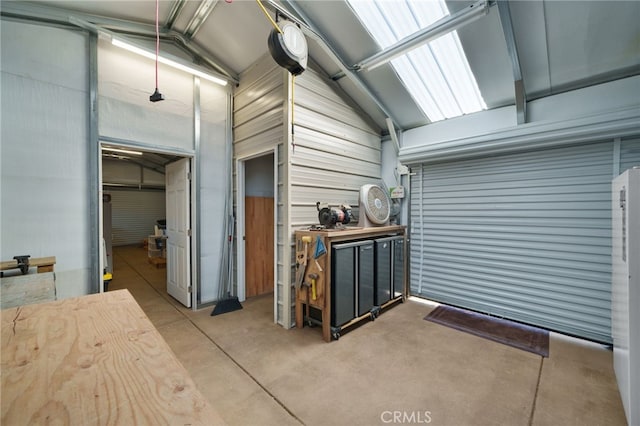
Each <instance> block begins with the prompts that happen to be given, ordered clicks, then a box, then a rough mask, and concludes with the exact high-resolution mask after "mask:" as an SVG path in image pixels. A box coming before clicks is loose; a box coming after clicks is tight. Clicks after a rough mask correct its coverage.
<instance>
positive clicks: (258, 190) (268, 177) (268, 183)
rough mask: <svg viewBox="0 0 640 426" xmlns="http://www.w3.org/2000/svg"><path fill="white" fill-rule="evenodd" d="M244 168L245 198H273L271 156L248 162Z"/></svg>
mask: <svg viewBox="0 0 640 426" xmlns="http://www.w3.org/2000/svg"><path fill="white" fill-rule="evenodd" d="M245 168H246V169H245V175H244V176H245V182H244V184H245V196H246V197H273V154H269V155H263V156H261V157H257V158H254V159H251V160H248V161H247V162H246V164H245Z"/></svg>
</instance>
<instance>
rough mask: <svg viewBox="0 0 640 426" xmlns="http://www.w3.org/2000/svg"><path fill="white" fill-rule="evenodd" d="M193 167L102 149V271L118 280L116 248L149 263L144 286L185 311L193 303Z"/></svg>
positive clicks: (170, 157) (159, 156) (126, 149)
mask: <svg viewBox="0 0 640 426" xmlns="http://www.w3.org/2000/svg"><path fill="white" fill-rule="evenodd" d="M191 163H192V159H191V157H189V156H182V155H178V154H174V153H169V152H157V151H154V152H152V151H147V150H144V149H140V148H139V147H132V146H116V145H113V144H110V143H109V144H106V143H102V145H101V170H100V183H101V187H100V188H101V191H102V204H101V211H100V217H101V223H102V229H101V231H102V232H101V233H102V238H103V246H102V251H103V254H102V256H101V259H102V263H103V265H102V266H101V267H102V268H103V271H105V272H110V273H112V274H113V279H114V280H117V279H118V277H117V272H114V262H117V257H116V256H114V247H115V248H116V250H117V251H118V253H119V254H120V256H129V257H130V258H131V259H132V261H135V260H133V259H134V258H135V259H138V261H139V259H146V260H147V261H148V263H149V265H148V268H147V269H148V270H149V276H148V277H144V278H145V280H147V281H148V282H149V283H151V282H153V283H154V285H153V286H154V287H157V289H158V290H159V291H160V290H162V291H163V292H166V293H167V294H169V295H171V296H172V297H173V298H174V299H175V300H177V301H179V302H180V303H181V304H183V305H184V306H186V307H191V306H192V303H193V300H192V299H193V296H192V295H193V292H192V289H193V286H192V275H193V274H192V269H193V265H192V261H191V258H192V256H191V254H192V241H191V236H190V229H191V221H192V212H191V209H190V206H191V194H192V187H191V182H190V171H191ZM125 248H126V250H125ZM133 249H135V250H138V251H139V252H138V251H132V250H133ZM115 266H116V269H117V264H116V265H115ZM159 280H162V282H158V281H159ZM106 290H108V283H106V282H105V285H104V288H103V291H106Z"/></svg>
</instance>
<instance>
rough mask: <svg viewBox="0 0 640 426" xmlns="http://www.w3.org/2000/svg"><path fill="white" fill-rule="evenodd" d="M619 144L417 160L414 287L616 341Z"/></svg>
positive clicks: (628, 148)
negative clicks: (614, 218)
mask: <svg viewBox="0 0 640 426" xmlns="http://www.w3.org/2000/svg"><path fill="white" fill-rule="evenodd" d="M613 148H614V143H613V141H607V142H601V143H594V144H588V145H581V146H570V147H564V148H557V149H547V150H542V151H535V152H525V153H519V154H511V155H503V156H492V157H485V158H477V159H473V160H465V161H458V162H446V163H436V164H429V165H416V166H413V167H412V171H414V172H416V173H417V175H416V176H415V177H414V178H413V179H412V182H411V292H412V293H413V294H417V295H421V296H424V297H427V298H430V299H433V300H437V301H440V302H445V303H450V304H453V305H458V306H463V307H467V308H470V309H474V310H478V311H481V312H488V313H491V314H494V315H499V316H504V317H507V318H511V319H515V320H519V321H523V322H526V323H530V324H535V325H539V326H542V327H546V328H550V329H553V330H558V331H561V332H565V333H568V334H572V335H577V336H582V337H586V338H590V339H594V340H598V341H604V342H610V341H611V325H610V315H611V313H610V303H611V302H610V286H611V276H610V275H611V262H610V254H611V241H610V229H611V223H610V222H611V213H610V202H611V195H610V187H611V179H612V175H613V174H614V170H613V168H614V157H613V153H614V149H613ZM620 152H621V153H624V154H622V155H621V157H622V158H621V159H620V164H627V162H633V161H636V160H633V159H631V158H630V155H629V154H627V153H630V152H635V150H634V143H633V142H628V141H625V144H624V145H623V147H621V149H620Z"/></svg>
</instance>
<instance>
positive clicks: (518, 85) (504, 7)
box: [497, 0, 527, 124]
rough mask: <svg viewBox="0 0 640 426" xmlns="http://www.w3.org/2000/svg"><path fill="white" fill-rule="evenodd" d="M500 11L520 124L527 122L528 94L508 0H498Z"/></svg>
mask: <svg viewBox="0 0 640 426" xmlns="http://www.w3.org/2000/svg"><path fill="white" fill-rule="evenodd" d="M497 3H498V13H499V15H500V25H501V26H502V32H503V33H504V40H505V42H506V44H507V53H508V54H509V59H511V68H512V72H513V81H514V90H515V97H516V117H517V123H518V124H524V123H526V122H527V94H526V92H525V89H524V82H523V80H522V68H521V67H520V58H519V56H518V48H517V46H516V38H515V35H514V32H513V23H512V21H511V11H510V9H509V1H508V0H498V2H497Z"/></svg>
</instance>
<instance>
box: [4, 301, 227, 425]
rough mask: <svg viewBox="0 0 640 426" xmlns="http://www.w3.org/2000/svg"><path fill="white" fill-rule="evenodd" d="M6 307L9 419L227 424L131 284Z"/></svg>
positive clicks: (26, 421)
mask: <svg viewBox="0 0 640 426" xmlns="http://www.w3.org/2000/svg"><path fill="white" fill-rule="evenodd" d="M1 314H2V331H1V332H2V361H1V366H2V372H1V376H2V389H1V390H2V403H1V404H2V416H1V418H0V423H1V424H6V425H27V424H49V423H52V424H77V425H95V424H121V425H142V424H147V425H169V424H171V425H177V424H179V425H185V424H190V425H196V424H202V425H212V424H216V425H217V424H224V421H223V420H222V418H221V417H220V415H219V414H218V413H217V412H216V411H215V410H214V409H213V407H212V406H211V405H209V403H208V402H207V401H206V400H205V398H204V397H203V396H202V394H200V392H199V391H198V390H197V389H196V387H195V384H194V382H193V380H192V379H191V377H189V374H188V373H187V371H186V370H185V368H184V367H183V366H182V365H181V364H180V362H179V361H178V359H177V358H176V356H175V355H174V354H173V352H171V349H170V348H169V346H168V345H167V343H166V342H165V341H164V339H163V338H162V336H161V335H160V334H159V333H158V331H157V330H156V329H155V328H154V326H153V324H151V322H150V321H149V319H148V318H147V317H146V315H145V314H144V312H143V311H142V309H141V308H140V306H138V304H137V303H136V302H135V300H134V299H133V297H132V296H131V294H130V293H129V292H128V291H127V290H118V291H112V292H108V293H102V294H93V295H88V296H83V297H77V298H72V299H65V300H58V301H54V302H48V303H41V304H37V305H29V306H21V307H15V308H10V309H5V310H2V312H1Z"/></svg>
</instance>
